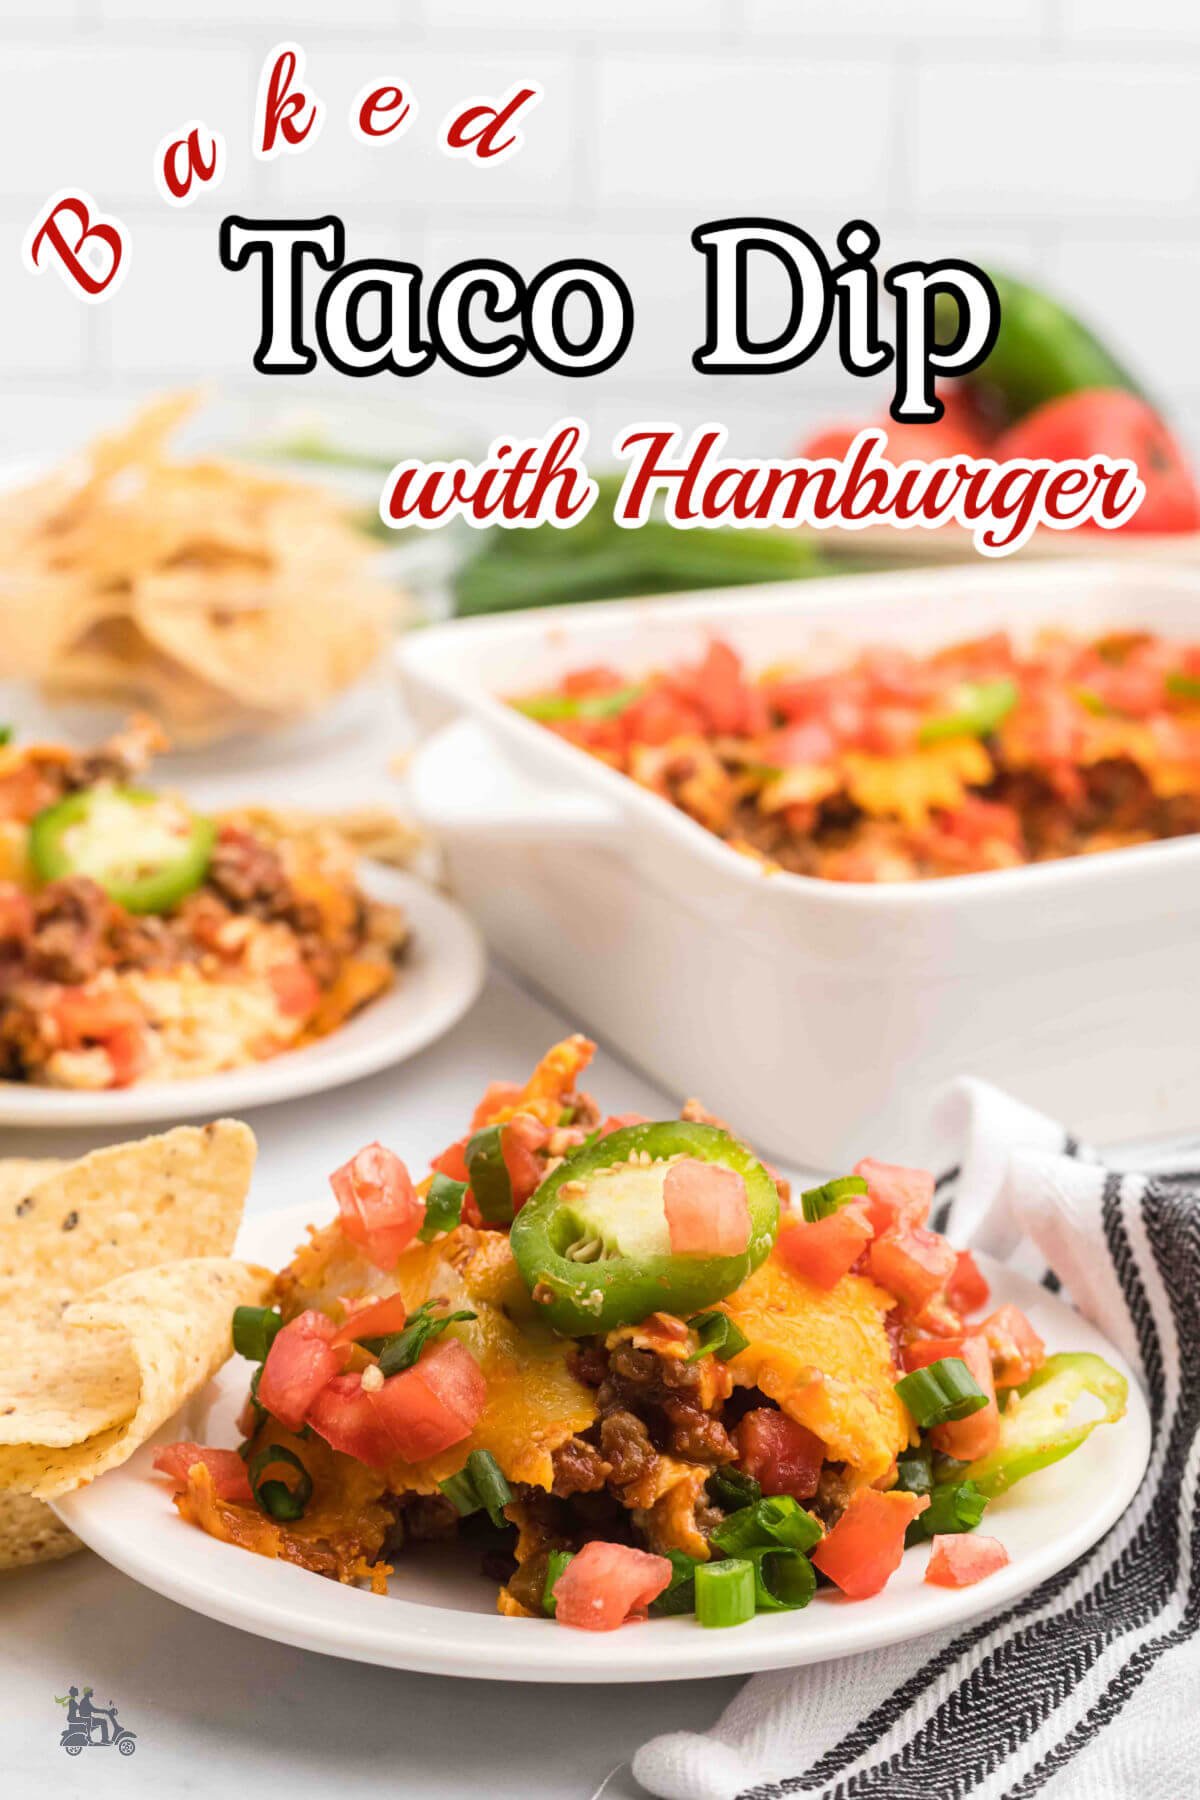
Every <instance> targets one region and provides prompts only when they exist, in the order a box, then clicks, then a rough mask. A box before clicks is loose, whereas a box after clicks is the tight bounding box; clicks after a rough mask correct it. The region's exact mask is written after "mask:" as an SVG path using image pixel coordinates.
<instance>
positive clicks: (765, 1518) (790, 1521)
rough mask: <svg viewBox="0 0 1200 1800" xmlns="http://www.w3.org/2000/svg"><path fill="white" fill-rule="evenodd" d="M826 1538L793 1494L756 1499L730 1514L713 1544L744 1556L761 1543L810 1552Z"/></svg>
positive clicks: (715, 1536)
mask: <svg viewBox="0 0 1200 1800" xmlns="http://www.w3.org/2000/svg"><path fill="white" fill-rule="evenodd" d="M823 1536H824V1533H823V1531H822V1530H821V1526H820V1524H819V1523H818V1521H817V1520H816V1519H814V1518H813V1516H812V1514H811V1513H810V1512H805V1510H804V1508H803V1507H802V1506H801V1505H800V1502H799V1501H798V1500H793V1498H792V1496H791V1495H790V1494H773V1495H771V1497H770V1498H769V1499H766V1500H756V1501H755V1502H754V1504H753V1505H752V1506H744V1507H742V1509H741V1511H740V1512H734V1513H730V1514H729V1515H728V1516H727V1517H726V1518H724V1519H722V1520H721V1523H720V1524H719V1525H718V1526H717V1527H716V1529H715V1530H714V1531H713V1534H712V1542H713V1543H714V1544H715V1545H716V1546H717V1549H718V1550H723V1551H724V1552H725V1554H726V1555H727V1556H745V1555H747V1554H748V1553H749V1551H750V1550H751V1549H752V1548H753V1547H754V1546H755V1545H760V1544H782V1545H784V1546H785V1547H786V1548H787V1549H789V1550H811V1549H812V1547H813V1545H814V1544H817V1543H819V1542H820V1540H821V1538H822V1537H823Z"/></svg>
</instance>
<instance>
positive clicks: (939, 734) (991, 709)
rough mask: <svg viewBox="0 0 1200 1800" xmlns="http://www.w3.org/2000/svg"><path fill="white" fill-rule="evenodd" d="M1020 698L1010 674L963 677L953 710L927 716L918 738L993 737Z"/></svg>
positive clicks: (931, 740)
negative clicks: (989, 678)
mask: <svg viewBox="0 0 1200 1800" xmlns="http://www.w3.org/2000/svg"><path fill="white" fill-rule="evenodd" d="M1019 698H1020V693H1019V690H1018V688H1017V684H1016V682H1015V681H1012V680H1010V679H1009V677H1008V676H1007V675H1002V676H1001V677H1000V679H999V680H998V681H964V682H963V684H962V686H961V687H960V688H959V689H958V691H957V693H956V694H955V696H954V708H953V711H951V712H948V713H946V714H944V715H943V716H942V717H941V718H937V719H926V721H925V723H924V724H923V725H922V726H921V729H920V730H919V731H918V733H917V742H918V744H940V743H943V742H944V741H945V740H946V738H956V737H976V738H984V737H990V736H991V734H992V732H993V731H995V730H996V728H997V727H998V726H999V725H1002V724H1003V723H1004V720H1005V719H1007V717H1008V715H1009V713H1010V712H1011V711H1012V709H1013V707H1014V706H1015V705H1016V704H1017V701H1018V699H1019Z"/></svg>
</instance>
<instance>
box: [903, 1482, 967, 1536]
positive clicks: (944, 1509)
mask: <svg viewBox="0 0 1200 1800" xmlns="http://www.w3.org/2000/svg"><path fill="white" fill-rule="evenodd" d="M986 1510H987V1495H986V1494H984V1493H981V1492H980V1490H979V1489H978V1488H977V1487H976V1486H975V1483H974V1482H973V1481H947V1482H942V1483H939V1485H938V1486H937V1487H935V1488H934V1490H933V1492H932V1493H931V1494H930V1496H929V1505H928V1506H927V1507H926V1508H925V1511H924V1512H923V1513H922V1514H921V1516H920V1518H917V1519H914V1520H913V1522H912V1524H911V1525H910V1526H909V1528H908V1530H907V1531H906V1532H905V1534H904V1541H905V1543H906V1544H920V1543H923V1542H924V1541H925V1540H926V1539H927V1538H933V1537H944V1536H946V1535H947V1534H948V1533H952V1532H959V1531H974V1529H975V1527H976V1526H977V1525H978V1524H979V1521H980V1520H981V1519H982V1517H983V1515H984V1512H985V1511H986Z"/></svg>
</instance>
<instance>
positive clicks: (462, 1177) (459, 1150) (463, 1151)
mask: <svg viewBox="0 0 1200 1800" xmlns="http://www.w3.org/2000/svg"><path fill="white" fill-rule="evenodd" d="M429 1166H430V1168H432V1169H436V1170H437V1171H438V1173H439V1175H448V1176H449V1177H450V1179H451V1181H470V1179H471V1177H470V1175H469V1174H468V1172H467V1139H466V1138H459V1140H458V1142H457V1143H456V1144H451V1145H450V1147H449V1149H447V1150H443V1151H442V1154H441V1155H440V1156H435V1157H434V1159H433V1161H432V1163H431V1164H430V1165H429Z"/></svg>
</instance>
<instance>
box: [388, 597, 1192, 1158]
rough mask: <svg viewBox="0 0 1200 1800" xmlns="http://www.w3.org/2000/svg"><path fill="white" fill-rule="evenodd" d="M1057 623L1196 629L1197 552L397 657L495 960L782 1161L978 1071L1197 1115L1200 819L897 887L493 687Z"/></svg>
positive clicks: (696, 600) (888, 1129)
mask: <svg viewBox="0 0 1200 1800" xmlns="http://www.w3.org/2000/svg"><path fill="white" fill-rule="evenodd" d="M1045 624H1058V625H1061V626H1063V627H1065V628H1068V629H1072V630H1077V631H1085V632H1090V631H1099V630H1103V629H1106V628H1110V627H1118V626H1130V625H1142V626H1145V627H1147V628H1150V629H1153V630H1156V631H1159V632H1162V633H1164V634H1166V635H1168V636H1176V637H1183V636H1191V637H1193V638H1195V637H1200V571H1196V572H1189V571H1186V570H1175V569H1167V568H1163V567H1161V566H1155V565H1143V566H1140V567H1137V566H1130V565H1123V566H1121V567H1110V566H1102V565H1091V564H1077V565H1075V566H1073V567H1070V568H1067V567H1057V568H1053V569H1052V568H1049V567H1046V566H1044V565H1043V566H1037V567H1034V566H1028V567H1025V568H1021V567H1014V566H1007V565H1000V566H993V565H986V566H985V565H981V566H979V567H978V568H974V569H970V570H963V569H950V570H945V571H938V572H936V573H933V572H929V571H919V572H913V573H905V574H903V575H878V576H865V577H858V578H853V577H850V578H842V579H838V580H834V581H824V582H818V581H814V582H804V583H797V584H795V585H790V584H789V585H787V586H776V587H766V588H739V589H736V590H732V591H722V592H714V593H706V594H703V595H697V596H694V597H686V598H678V597H676V598H671V599H667V600H653V601H623V602H619V603H614V602H607V603H604V604H602V605H594V606H586V607H564V608H556V609H554V610H553V611H535V612H528V613H510V614H505V615H502V616H500V617H497V618H494V619H481V620H471V621H460V622H457V623H454V624H451V625H444V626H439V627H435V628H433V629H431V630H427V631H423V632H420V633H417V634H414V635H413V636H412V637H410V638H408V639H406V640H405V642H404V643H403V645H402V647H401V651H400V664H401V671H402V678H403V680H404V683H405V686H406V690H407V692H408V695H409V698H410V702H411V704H412V706H413V709H414V712H415V714H416V716H417V718H418V721H419V722H420V723H421V724H422V725H423V726H424V727H426V728H427V729H429V730H432V731H433V732H434V735H433V736H432V737H430V738H428V740H427V741H426V742H425V743H424V744H423V746H422V748H421V749H420V750H419V752H418V755H417V757H416V759H415V762H414V765H413V769H412V791H413V798H414V803H415V805H416V808H417V810H418V812H419V814H420V816H421V817H422V818H423V819H424V820H425V821H426V823H427V824H428V825H429V826H430V827H431V828H432V829H433V830H434V831H435V832H436V833H437V834H438V835H439V836H440V837H441V839H442V841H443V843H444V845H445V848H446V852H447V855H448V858H449V868H450V874H451V879H452V881H453V883H454V886H455V888H456V889H457V891H458V892H459V893H460V894H461V895H462V896H463V898H464V899H465V900H466V902H467V904H468V905H469V906H470V907H471V908H472V910H473V911H474V913H475V915H476V917H477V918H478V919H479V921H480V923H481V924H482V926H483V929H484V931H485V933H486V935H487V936H488V938H489V939H490V941H491V943H492V944H493V946H494V947H495V949H496V950H497V951H498V952H499V954H500V955H501V957H503V958H504V959H505V960H506V961H507V962H508V963H509V964H511V965H512V966H513V967H514V968H515V969H517V970H518V971H519V972H520V973H521V974H522V975H523V976H524V977H526V978H527V979H528V980H529V981H531V982H532V983H534V984H535V985H537V986H539V987H541V988H543V989H544V990H545V991H546V992H547V993H548V994H550V995H552V996H554V998H556V999H557V1000H558V1001H559V1002H560V1003H561V1004H562V1005H563V1006H564V1007H566V1009H567V1010H568V1011H569V1012H570V1014H571V1017H572V1019H573V1020H574V1021H576V1022H578V1024H579V1025H580V1026H582V1027H584V1028H586V1029H590V1030H592V1031H594V1032H596V1033H598V1034H599V1035H600V1036H602V1037H604V1038H606V1039H607V1040H608V1041H609V1042H610V1043H611V1044H612V1045H613V1046H614V1047H615V1048H617V1049H619V1050H620V1051H621V1052H623V1053H624V1054H625V1055H627V1056H628V1057H630V1058H631V1059H632V1060H633V1061H635V1062H636V1063H638V1064H639V1065H640V1066H641V1067H642V1068H643V1069H645V1070H646V1071H647V1073H648V1074H650V1075H651V1076H653V1077H654V1078H655V1079H656V1080H658V1081H659V1082H660V1083H662V1084H663V1085H665V1086H666V1087H667V1088H669V1089H670V1090H672V1091H673V1092H675V1093H677V1094H679V1095H686V1094H696V1095H699V1096H700V1097H701V1098H703V1099H704V1100H705V1101H706V1103H707V1104H708V1105H709V1106H711V1107H712V1108H713V1109H714V1110H716V1111H718V1112H720V1113H721V1114H722V1115H724V1116H725V1117H727V1118H729V1119H730V1120H731V1121H736V1124H737V1127H738V1129H739V1130H740V1131H742V1132H744V1133H745V1134H746V1136H747V1137H749V1138H750V1139H751V1140H752V1141H754V1142H755V1143H757V1144H759V1145H760V1146H761V1147H762V1148H763V1149H764V1150H767V1151H769V1152H771V1153H773V1154H775V1155H777V1156H779V1157H782V1158H785V1159H788V1160H791V1161H793V1162H799V1163H803V1164H808V1165H811V1166H815V1167H819V1168H827V1169H839V1168H844V1167H846V1166H847V1165H848V1164H849V1163H850V1162H852V1161H853V1160H854V1159H855V1158H856V1157H858V1156H860V1155H863V1154H866V1153H870V1154H873V1155H876V1156H884V1157H893V1158H898V1159H902V1158H904V1157H905V1156H911V1155H913V1154H914V1153H915V1144H914V1136H913V1133H914V1127H915V1125H916V1123H917V1122H918V1121H920V1119H921V1118H922V1116H923V1113H924V1109H925V1103H926V1102H927V1100H928V1097H929V1094H930V1091H931V1090H932V1089H934V1088H935V1087H936V1086H937V1085H939V1084H940V1083H941V1082H942V1081H944V1080H945V1079H947V1078H948V1077H950V1076H953V1075H957V1074H961V1073H966V1074H974V1075H981V1076H986V1077H988V1078H990V1079H991V1080H993V1081H996V1082H999V1083H1001V1084H1002V1085H1004V1086H1005V1087H1007V1088H1010V1089H1011V1090H1012V1091H1013V1092H1014V1093H1016V1094H1018V1095H1020V1096H1021V1097H1022V1098H1024V1099H1026V1100H1028V1101H1030V1102H1031V1103H1032V1104H1034V1105H1036V1106H1039V1107H1041V1108H1043V1109H1045V1110H1048V1111H1050V1112H1052V1113H1055V1114H1057V1115H1058V1116H1060V1117H1062V1118H1064V1119H1065V1120H1067V1121H1069V1122H1070V1123H1071V1124H1072V1125H1073V1127H1074V1129H1075V1130H1077V1131H1078V1132H1080V1133H1081V1134H1082V1135H1084V1136H1086V1137H1089V1138H1093V1139H1095V1140H1097V1141H1103V1140H1106V1139H1114V1140H1115V1139H1119V1138H1124V1137H1131V1136H1134V1135H1138V1136H1144V1135H1147V1134H1150V1133H1154V1132H1159V1131H1163V1132H1165V1131H1168V1130H1177V1129H1180V1128H1188V1127H1194V1126H1195V1124H1196V1122H1197V1116H1198V1115H1200V1080H1198V1076H1200V1028H1198V1026H1197V1021H1196V1018H1195V1017H1194V1015H1193V1008H1194V1006H1195V1004H1196V995H1197V993H1198V992H1200V932H1198V930H1197V909H1198V907H1200V837H1192V838H1182V839H1175V840H1172V841H1170V842H1168V843H1162V844H1152V845H1146V846H1139V847H1136V848H1132V849H1127V850H1118V851H1113V852H1109V853H1105V854H1102V855H1098V856H1090V857H1082V858H1076V859H1073V860H1066V861H1063V862H1057V863H1042V864H1038V865H1037V866H1035V867H1031V868H1026V869H1015V870H1007V871H1004V872H1001V873H996V874H984V875H965V876H957V877H952V878H949V879H945V880H938V881H928V882H920V883H911V884H900V885H895V886H870V885H863V886H847V885H842V884H839V883H833V882H822V881H817V880H814V879H811V878H808V877H805V876H797V875H789V874H772V873H769V872H765V871H764V870H762V869H760V868H759V867H758V866H757V865H756V864H755V863H754V862H753V861H752V860H750V859H748V858H746V857H743V856H740V855H738V854H737V853H736V852H735V851H732V850H730V849H729V848H728V847H727V846H726V845H725V844H723V843H722V842H721V841H720V840H719V839H718V838H716V837H714V836H712V835H711V834H710V833H708V832H706V831H705V830H704V829H703V828H702V827H701V826H699V825H697V824H695V823H694V822H693V821H692V820H690V819H689V818H687V817H686V816H685V815H684V814H683V813H681V812H679V811H677V810H676V809H675V808H673V807H671V806H670V805H668V804H667V802H665V801H663V800H660V799H659V798H657V797H656V796H655V795H653V794H650V793H648V792H646V791H644V790H643V789H641V788H639V787H638V786H637V785H636V784H635V783H634V782H632V781H629V780H627V779H626V778H625V777H623V776H621V775H618V774H617V773H616V772H615V771H613V770H611V769H608V768H606V767H605V766H604V765H602V764H601V763H599V762H596V761H595V760H593V759H592V758H590V757H588V756H586V755H584V754H583V753H582V752H581V751H578V750H576V749H574V748H573V747H572V746H571V745H569V744H566V743H564V742H563V741H561V740H560V739H558V738H556V737H555V736H554V735H553V734H552V733H550V732H547V731H546V730H545V729H544V728H543V727H541V726H539V725H537V724H535V723H533V722H532V721H531V720H529V719H526V718H524V717H522V716H521V715H520V714H518V713H516V712H514V711H512V710H511V709H510V708H508V707H506V706H505V705H504V704H503V702H502V700H501V699H499V698H498V697H497V696H501V695H505V694H511V693H513V692H519V691H528V690H529V689H531V688H537V687H539V686H548V685H550V684H551V683H552V682H553V681H554V680H555V679H556V678H557V677H558V676H560V675H561V674H563V673H564V672H565V671H567V670H568V669H570V668H572V667H576V666H578V665H580V664H582V663H589V662H607V663H610V664H613V665H615V666H616V667H617V668H620V669H628V670H630V671H631V672H637V671H640V670H643V669H645V668H647V667H652V666H655V665H661V664H663V663H665V662H668V661H671V660H673V659H675V658H677V657H681V656H685V657H690V656H694V655H696V654H697V653H698V651H699V650H701V649H702V648H703V644H704V641H705V639H706V638H707V637H709V636H711V635H713V634H714V633H718V632H719V633H720V634H721V635H722V636H724V637H726V638H728V639H729V640H730V641H731V642H732V643H734V644H735V645H736V646H737V647H738V649H739V650H741V651H742V652H743V654H744V655H745V656H746V657H747V659H748V660H749V662H750V663H751V664H752V665H755V666H761V665H762V664H764V663H767V662H770V661H775V660H777V659H780V658H786V657H791V656H796V655H800V654H803V655H805V656H809V657H811V656H819V657H822V658H835V657H838V656H840V655H842V654H844V653H845V652H846V651H847V650H851V649H853V647H854V646H855V645H857V644H861V643H864V642H889V641H890V642H902V643H905V644H908V645H910V646H912V647H914V648H917V649H920V648H928V647H932V646H934V645H936V644H939V643H944V642H947V641H951V640H953V639H956V638H962V637H969V636H972V635H975V634H978V633H981V632H986V631H991V630H995V629H998V628H1002V627H1003V628H1009V629H1012V630H1014V631H1016V632H1018V633H1022V632H1028V631H1031V630H1034V629H1036V628H1037V627H1038V626H1040V625H1045Z"/></svg>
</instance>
